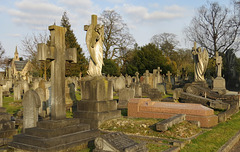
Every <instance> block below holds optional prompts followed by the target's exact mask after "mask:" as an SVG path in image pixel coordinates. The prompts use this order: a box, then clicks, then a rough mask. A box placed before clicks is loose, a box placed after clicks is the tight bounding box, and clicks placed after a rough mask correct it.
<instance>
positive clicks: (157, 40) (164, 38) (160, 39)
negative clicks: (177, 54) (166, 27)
mask: <svg viewBox="0 0 240 152" xmlns="http://www.w3.org/2000/svg"><path fill="white" fill-rule="evenodd" d="M165 42H168V43H171V44H172V45H173V47H176V46H177V45H178V44H179V41H178V40H177V35H175V34H173V33H161V34H156V35H154V36H153V37H152V38H151V43H153V44H155V45H156V46H157V47H159V49H161V46H162V45H163V44H164V43H165Z"/></svg>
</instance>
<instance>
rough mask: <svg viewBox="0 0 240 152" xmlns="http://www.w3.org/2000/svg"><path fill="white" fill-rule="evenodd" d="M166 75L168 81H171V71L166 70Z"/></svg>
mask: <svg viewBox="0 0 240 152" xmlns="http://www.w3.org/2000/svg"><path fill="white" fill-rule="evenodd" d="M166 75H167V76H168V82H169V83H171V75H172V73H170V71H168V72H167V74H166Z"/></svg>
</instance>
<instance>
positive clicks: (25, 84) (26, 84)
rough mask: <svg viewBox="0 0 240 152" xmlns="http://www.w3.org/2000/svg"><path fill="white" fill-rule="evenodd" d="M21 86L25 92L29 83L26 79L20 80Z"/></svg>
mask: <svg viewBox="0 0 240 152" xmlns="http://www.w3.org/2000/svg"><path fill="white" fill-rule="evenodd" d="M22 86H23V92H24V93H25V92H27V91H28V90H29V84H28V82H27V81H23V82H22Z"/></svg>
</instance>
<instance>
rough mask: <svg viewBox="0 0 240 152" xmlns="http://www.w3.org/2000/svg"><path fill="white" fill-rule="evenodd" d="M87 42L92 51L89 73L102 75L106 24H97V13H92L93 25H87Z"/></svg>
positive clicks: (85, 27) (89, 49)
mask: <svg viewBox="0 0 240 152" xmlns="http://www.w3.org/2000/svg"><path fill="white" fill-rule="evenodd" d="M84 30H85V31H87V35H86V43H87V48H88V51H89V53H90V56H91V57H90V62H89V68H88V71H87V73H88V75H90V76H101V75H102V65H103V40H104V26H101V25H99V24H97V15H92V23H91V25H85V26H84Z"/></svg>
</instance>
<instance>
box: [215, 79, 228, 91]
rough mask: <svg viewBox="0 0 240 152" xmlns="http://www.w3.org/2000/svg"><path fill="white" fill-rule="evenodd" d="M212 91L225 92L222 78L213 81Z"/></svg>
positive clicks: (224, 83)
mask: <svg viewBox="0 0 240 152" xmlns="http://www.w3.org/2000/svg"><path fill="white" fill-rule="evenodd" d="M212 90H213V91H215V92H218V91H223V90H226V82H225V79H224V78H223V77H216V78H215V79H214V80H213V89H212Z"/></svg>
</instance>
